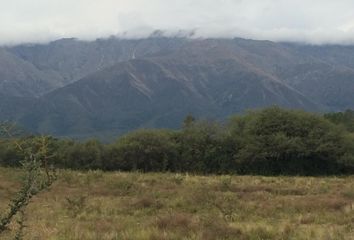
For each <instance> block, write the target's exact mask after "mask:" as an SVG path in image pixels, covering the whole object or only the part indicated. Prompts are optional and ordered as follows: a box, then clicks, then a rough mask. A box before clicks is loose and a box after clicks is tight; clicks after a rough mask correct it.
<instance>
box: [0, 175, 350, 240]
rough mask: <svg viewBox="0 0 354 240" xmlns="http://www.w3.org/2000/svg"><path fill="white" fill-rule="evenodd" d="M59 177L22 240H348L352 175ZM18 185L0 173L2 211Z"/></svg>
mask: <svg viewBox="0 0 354 240" xmlns="http://www.w3.org/2000/svg"><path fill="white" fill-rule="evenodd" d="M59 176H60V177H59V179H58V181H57V182H56V183H55V184H54V185H53V186H52V187H51V189H50V190H49V191H46V192H44V193H41V194H40V195H38V196H36V197H35V198H34V199H33V200H32V201H31V203H30V205H29V207H28V209H27V210H26V228H25V231H24V234H25V235H24V239H46V240H47V239H63V240H70V239H80V240H84V239H85V240H86V239H99V240H101V239H102V240H104V239H123V240H128V239H131V240H142V239H152V240H162V239H176V240H177V239H178V240H179V239H190V240H192V239H195V240H197V239H201V240H208V239H210V240H214V239H241V240H243V239H245V240H246V239H247V240H248V239H250V240H253V239H254V240H261V239H311V240H313V239H320V240H321V239H326V240H327V239H354V177H318V178H314V177H262V176H194V175H186V174H174V173H165V174H161V173H151V174H143V173H120V172H113V173H104V172H101V171H92V172H87V173H83V172H74V171H66V170H62V171H60V172H59ZM20 179H21V172H20V171H19V170H14V169H6V168H0V211H1V212H2V211H4V210H5V209H6V206H7V204H8V203H9V200H10V199H11V197H12V196H13V195H14V194H15V193H16V190H18V188H19V186H20V185H19V183H20ZM16 228H17V223H16V221H15V223H13V224H12V225H10V226H9V230H8V231H6V232H5V234H4V235H3V236H0V239H13V235H12V233H13V232H15V230H16Z"/></svg>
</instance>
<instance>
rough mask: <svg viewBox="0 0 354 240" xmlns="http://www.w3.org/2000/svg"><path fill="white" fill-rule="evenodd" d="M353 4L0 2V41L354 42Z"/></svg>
mask: <svg viewBox="0 0 354 240" xmlns="http://www.w3.org/2000/svg"><path fill="white" fill-rule="evenodd" d="M353 9H354V1H353V0H338V1H335V0H311V1H309V0H296V1H295V0H11V1H10V0H0V43H2V44H13V43H20V42H38V41H39V42H43V41H49V40H53V39H57V38H62V37H77V38H80V39H94V38H97V37H106V36H109V35H124V36H126V37H144V36H148V35H149V34H150V33H151V32H152V31H153V30H155V29H160V30H164V31H167V32H168V33H170V34H171V33H173V32H178V31H179V30H195V32H196V35H195V36H197V37H247V38H254V39H269V40H274V41H305V42H309V43H354V11H353Z"/></svg>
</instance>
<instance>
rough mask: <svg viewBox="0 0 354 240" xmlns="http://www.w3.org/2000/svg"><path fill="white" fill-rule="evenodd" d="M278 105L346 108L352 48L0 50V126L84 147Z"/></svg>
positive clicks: (248, 44)
mask: <svg viewBox="0 0 354 240" xmlns="http://www.w3.org/2000/svg"><path fill="white" fill-rule="evenodd" d="M270 105H278V106H281V107H286V108H294V109H304V110H307V111H315V112H328V111H341V110H345V109H354V46H341V45H321V46H315V45H304V44H295V43H276V42H271V41H255V40H248V39H240V38H235V39H191V38H166V37H160V36H157V37H150V38H146V39H119V38H114V37H111V38H108V39H97V40H95V41H80V40H77V39H61V40H57V41H54V42H50V43H48V44H23V45H18V46H11V47H0V120H11V121H16V122H18V123H19V124H21V125H23V126H24V127H26V128H27V129H29V130H31V131H33V132H38V133H46V134H53V135H55V136H70V137H77V138H86V137H93V136H96V137H97V136H116V135H119V134H122V133H124V132H126V131H129V130H132V129H136V128H143V127H158V128H177V127H179V126H180V125H181V122H182V120H183V118H184V117H185V116H186V115H188V114H193V115H194V116H196V117H199V118H209V119H225V118H227V117H228V116H229V115H231V114H236V113H242V112H244V111H245V110H247V109H254V108H262V107H266V106H270Z"/></svg>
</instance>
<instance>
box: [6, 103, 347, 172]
mask: <svg viewBox="0 0 354 240" xmlns="http://www.w3.org/2000/svg"><path fill="white" fill-rule="evenodd" d="M49 140H50V141H49V152H50V153H48V156H49V159H48V162H49V163H50V164H51V165H53V167H56V168H69V169H75V170H97V169H101V170H105V171H113V170H119V171H141V172H190V173H197V174H260V175H314V176H315V175H333V174H335V175H340V174H353V173H354V111H351V110H348V111H346V112H340V113H328V114H324V115H320V114H313V113H307V112H303V111H298V110H285V109H281V108H278V107H271V108H267V109H264V110H259V111H250V112H248V113H247V114H244V115H238V116H232V117H230V118H229V119H228V121H226V122H217V121H207V120H196V119H195V118H194V117H193V116H187V117H186V119H185V120H184V122H183V123H182V127H181V129H179V130H167V129H140V130H136V131H134V132H130V133H128V134H126V135H124V136H121V137H119V138H118V139H117V140H116V141H115V142H113V143H109V144H103V143H101V142H100V141H98V140H95V139H92V140H88V141H85V142H80V141H74V140H67V139H57V138H54V137H49ZM38 141H39V137H38V136H32V135H24V134H21V133H18V134H15V135H14V136H13V137H9V136H6V134H3V137H2V138H1V140H0V164H1V165H2V166H7V167H18V166H20V165H21V161H22V159H24V156H22V154H21V152H19V151H18V150H17V148H16V144H15V142H20V143H21V144H22V145H24V146H26V145H28V146H32V147H33V146H34V147H35V146H36V145H38Z"/></svg>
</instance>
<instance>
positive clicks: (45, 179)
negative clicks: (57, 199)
mask: <svg viewBox="0 0 354 240" xmlns="http://www.w3.org/2000/svg"><path fill="white" fill-rule="evenodd" d="M0 127H1V128H0V129H1V131H0V133H1V134H2V135H7V137H10V138H11V137H13V135H12V134H11V131H12V126H11V125H9V124H2V125H1V126H0ZM13 142H14V146H15V147H16V148H17V150H18V151H19V152H20V153H21V154H22V156H23V159H22V161H21V165H22V166H23V171H24V176H23V179H22V186H21V187H20V188H19V190H18V192H17V194H16V195H15V196H14V197H13V198H12V199H11V201H10V203H9V204H8V207H7V209H2V212H1V215H0V234H2V233H3V232H4V231H6V230H7V229H8V226H9V225H10V224H11V223H13V222H14V218H15V217H16V216H19V219H18V221H17V223H18V225H19V226H18V229H17V232H16V235H15V239H16V240H19V239H22V237H23V231H24V228H25V225H24V221H25V210H26V208H27V206H28V204H29V203H30V201H31V199H32V198H33V197H34V196H36V195H37V194H39V193H40V192H41V191H43V190H45V189H48V188H49V187H50V186H51V185H52V183H53V182H54V180H55V179H56V175H55V172H53V171H52V170H49V168H48V158H49V155H48V139H47V138H46V137H38V138H35V139H33V141H32V142H31V143H29V142H28V141H27V142H26V143H27V144H29V146H26V145H22V144H20V143H19V142H18V141H17V140H13Z"/></svg>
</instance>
